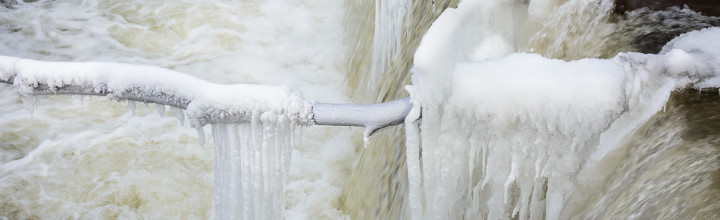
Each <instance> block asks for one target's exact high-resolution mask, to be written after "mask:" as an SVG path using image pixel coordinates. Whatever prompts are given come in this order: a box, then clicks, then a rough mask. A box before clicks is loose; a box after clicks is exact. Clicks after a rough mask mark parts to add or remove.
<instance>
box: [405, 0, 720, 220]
mask: <svg viewBox="0 0 720 220" xmlns="http://www.w3.org/2000/svg"><path fill="white" fill-rule="evenodd" d="M493 4H495V3H489V2H483V1H463V2H461V3H460V5H459V6H458V8H457V9H447V10H446V11H445V12H444V13H443V14H442V15H441V16H440V18H439V19H438V20H437V21H436V22H435V23H434V24H433V26H432V27H431V28H430V30H429V31H428V33H427V34H426V35H425V36H424V37H423V41H422V43H421V45H420V48H419V49H418V51H417V52H416V54H415V67H414V70H413V78H412V79H413V84H414V85H413V86H409V87H408V90H409V92H410V94H411V99H412V100H411V102H412V103H413V105H414V106H413V110H412V111H411V112H410V114H409V115H408V117H407V118H406V121H405V123H406V129H407V130H406V132H407V142H406V143H407V155H408V158H407V164H408V179H409V181H410V183H409V188H410V192H409V193H410V194H409V198H410V199H409V200H410V201H409V206H410V209H411V215H412V218H413V219H423V218H425V219H462V218H464V219H505V218H519V219H558V218H562V216H563V215H562V214H563V209H564V208H565V207H567V206H566V205H567V204H566V203H567V202H568V198H569V197H570V196H571V195H572V194H573V192H574V191H575V189H577V188H578V187H582V186H583V185H584V184H585V183H587V181H592V180H594V178H593V176H592V175H593V174H592V172H591V171H592V170H593V169H592V168H593V167H594V166H596V165H597V164H596V163H597V161H599V160H600V159H602V158H603V157H604V156H605V155H606V154H607V153H608V152H610V151H612V150H613V148H614V147H616V145H617V144H618V142H619V141H620V140H621V139H622V138H623V137H624V136H625V135H627V134H629V133H630V132H631V131H633V129H635V128H636V127H637V126H638V125H639V124H641V123H642V122H644V121H645V120H647V118H649V117H650V116H652V115H653V114H655V113H656V112H657V111H659V110H661V109H662V108H663V105H664V104H665V102H666V101H667V99H668V98H669V95H670V92H671V91H673V90H675V89H679V88H683V87H685V86H694V87H697V88H709V87H712V88H715V87H720V83H718V82H719V81H718V79H717V78H718V75H720V66H719V65H720V49H719V48H720V47H718V42H717V39H720V28H710V29H705V30H701V31H695V32H691V33H687V34H685V35H683V36H680V37H678V38H676V39H675V40H673V41H672V42H670V43H668V44H667V45H666V46H665V48H664V49H663V51H662V52H661V53H659V54H640V53H621V54H618V55H617V56H616V57H615V58H613V59H581V60H576V61H562V60H555V59H549V58H545V57H542V56H540V55H536V54H527V53H511V52H512V51H513V50H514V49H513V47H514V46H513V43H512V42H513V41H512V39H513V34H512V32H506V31H507V29H503V28H497V27H488V26H487V25H488V24H487V23H484V21H487V20H488V18H490V17H492V16H491V15H492V14H493V13H495V11H497V10H494V9H496V8H498V7H500V8H504V7H502V5H501V4H499V5H493ZM505 10H507V9H505ZM537 10H539V11H542V10H540V8H538V9H537ZM500 11H501V10H500ZM539 11H532V13H538V12H539ZM534 16H538V15H534ZM492 18H494V19H495V20H493V21H497V17H492ZM510 26H512V25H510ZM480 27H486V28H484V29H482V30H480V29H478V28H480ZM508 28H509V29H512V27H508ZM485 42H487V43H485ZM498 42H509V43H498ZM420 112H422V116H421V117H420V116H419V115H420ZM420 152H422V153H420Z"/></svg>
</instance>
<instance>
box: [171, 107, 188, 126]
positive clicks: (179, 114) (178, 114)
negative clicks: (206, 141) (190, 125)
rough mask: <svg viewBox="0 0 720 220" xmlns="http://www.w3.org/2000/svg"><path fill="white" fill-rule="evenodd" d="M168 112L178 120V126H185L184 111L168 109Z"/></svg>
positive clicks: (174, 108)
mask: <svg viewBox="0 0 720 220" xmlns="http://www.w3.org/2000/svg"><path fill="white" fill-rule="evenodd" d="M170 112H172V114H173V116H175V118H177V119H178V121H179V122H180V126H184V125H185V111H183V110H182V109H181V108H176V107H170Z"/></svg>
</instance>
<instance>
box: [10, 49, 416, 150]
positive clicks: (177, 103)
mask: <svg viewBox="0 0 720 220" xmlns="http://www.w3.org/2000/svg"><path fill="white" fill-rule="evenodd" d="M0 83H6V84H11V85H14V86H15V87H16V88H17V91H18V93H19V94H20V95H21V96H25V97H27V96H33V95H62V94H66V95H93V96H107V97H110V98H112V99H114V100H118V101H121V100H129V101H138V102H146V103H156V104H160V105H167V106H173V107H176V108H180V109H185V110H186V111H187V115H188V119H189V120H190V123H191V126H192V127H195V128H199V127H202V126H204V125H206V124H212V123H248V122H251V121H253V120H261V121H263V122H290V123H292V124H296V125H331V126H357V127H365V132H364V135H365V137H366V138H367V137H369V136H370V135H372V134H373V133H375V132H376V131H377V130H379V129H381V128H384V127H387V126H392V125H397V124H400V123H403V120H404V119H405V116H406V115H407V114H408V112H409V111H410V108H411V107H412V104H411V103H410V102H409V98H406V99H401V100H396V101H392V102H388V103H380V104H329V103H315V102H312V101H307V100H304V99H302V98H301V97H300V95H299V94H297V93H295V92H293V91H291V90H290V89H288V88H287V87H280V86H266V85H251V84H235V85H224V84H215V83H210V82H207V81H205V80H202V79H199V78H196V77H193V76H190V75H187V74H184V73H180V72H176V71H172V70H168V69H163V68H158V67H151V66H141V65H130V64H121V63H110V62H45V61H37V60H31V59H21V58H17V57H7V56H0Z"/></svg>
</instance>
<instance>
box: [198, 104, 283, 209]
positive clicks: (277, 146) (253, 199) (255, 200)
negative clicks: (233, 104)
mask: <svg viewBox="0 0 720 220" xmlns="http://www.w3.org/2000/svg"><path fill="white" fill-rule="evenodd" d="M261 118H267V117H263V115H261V114H260V113H256V115H255V116H254V117H253V122H252V123H250V124H233V123H220V124H213V125H212V132H213V139H214V141H215V148H216V153H215V178H216V179H215V218H216V219H282V218H283V214H282V213H283V204H284V199H283V198H284V194H283V192H284V185H285V183H286V182H287V179H288V170H289V164H290V151H291V146H292V145H293V144H295V143H296V140H295V138H294V132H295V129H294V126H293V125H290V123H289V121H288V120H286V119H279V120H277V122H276V123H272V122H268V121H265V123H263V122H262V121H263V120H262V119H261Z"/></svg>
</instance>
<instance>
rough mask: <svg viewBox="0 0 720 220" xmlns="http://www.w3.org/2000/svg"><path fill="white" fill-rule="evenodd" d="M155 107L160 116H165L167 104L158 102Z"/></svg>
mask: <svg viewBox="0 0 720 220" xmlns="http://www.w3.org/2000/svg"><path fill="white" fill-rule="evenodd" d="M155 108H156V109H157V113H158V114H160V116H162V117H165V105H162V104H156V105H155Z"/></svg>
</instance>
